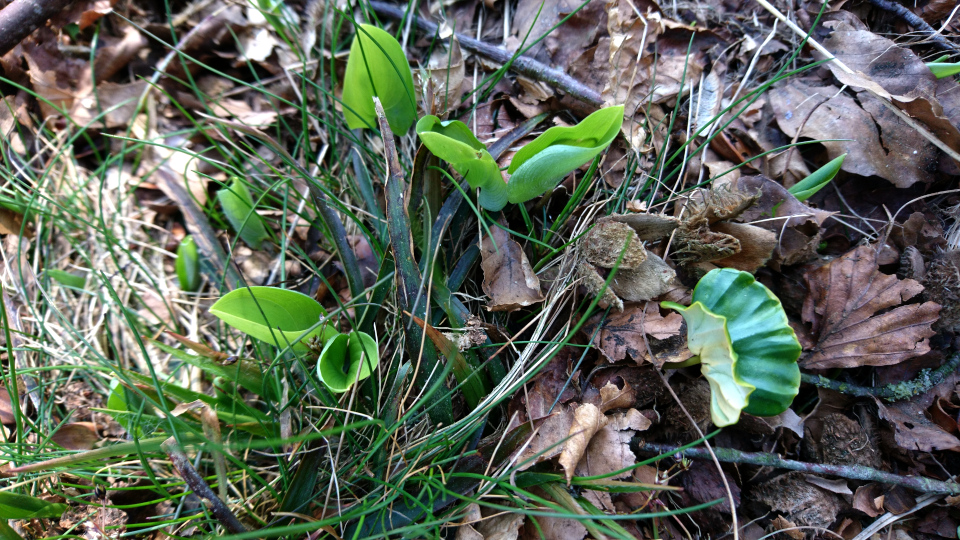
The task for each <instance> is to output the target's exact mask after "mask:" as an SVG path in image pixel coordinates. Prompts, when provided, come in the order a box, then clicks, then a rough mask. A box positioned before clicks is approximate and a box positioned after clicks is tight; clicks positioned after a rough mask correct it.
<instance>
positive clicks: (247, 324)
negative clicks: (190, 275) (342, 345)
mask: <svg viewBox="0 0 960 540" xmlns="http://www.w3.org/2000/svg"><path fill="white" fill-rule="evenodd" d="M210 313H212V314H213V315H215V316H217V317H218V318H219V319H220V320H222V321H223V322H225V323H227V324H229V325H230V326H232V327H234V328H236V329H237V330H240V331H241V332H243V333H245V334H247V335H249V336H251V337H254V338H256V339H259V340H260V341H265V342H267V343H269V344H270V345H276V346H278V347H280V348H284V347H286V346H287V345H289V344H291V343H294V342H296V343H295V344H294V345H293V349H294V350H295V351H300V352H303V351H307V350H308V349H309V347H308V346H307V345H308V343H307V342H308V341H309V340H310V339H311V338H314V337H317V338H319V339H321V340H322V341H325V340H326V339H327V337H329V336H332V335H334V334H336V330H334V329H332V328H329V327H328V326H327V325H326V324H324V325H321V326H318V327H316V328H313V329H312V330H311V328H312V327H313V326H314V325H316V324H317V323H318V322H320V319H321V317H325V316H326V314H327V312H326V311H325V310H324V309H323V306H321V305H320V303H319V302H317V301H316V300H314V299H313V298H310V297H309V296H307V295H305V294H301V293H298V292H296V291H290V290H287V289H278V288H276V287H245V288H243V289H237V290H235V291H230V292H229V293H227V294H225V295H224V296H223V297H222V298H220V300H217V302H216V303H215V304H213V305H212V306H210ZM308 331H309V333H307V332H308ZM301 338H302V339H301ZM298 340H299V341H298Z"/></svg>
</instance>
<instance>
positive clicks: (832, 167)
mask: <svg viewBox="0 0 960 540" xmlns="http://www.w3.org/2000/svg"><path fill="white" fill-rule="evenodd" d="M846 157H847V155H846V154H841V155H839V156H837V157H836V158H834V159H832V160H830V162H829V163H827V164H826V165H824V166H823V167H820V168H819V169H817V170H815V171H813V173H811V174H810V176H808V177H806V178H804V179H803V180H801V181H799V182H797V183H796V184H794V185H793V186H791V187H790V189H789V190H787V191H789V192H790V193H792V194H793V196H794V197H796V198H797V200H798V201H801V202H803V201H805V200H807V199H809V198H810V197H813V195H814V194H815V193H816V192H818V191H820V190H821V189H823V188H824V187H825V186H826V185H827V184H829V183H830V181H831V180H833V178H834V177H835V176H837V173H838V172H840V167H841V166H842V165H843V160H844V159H845V158H846Z"/></svg>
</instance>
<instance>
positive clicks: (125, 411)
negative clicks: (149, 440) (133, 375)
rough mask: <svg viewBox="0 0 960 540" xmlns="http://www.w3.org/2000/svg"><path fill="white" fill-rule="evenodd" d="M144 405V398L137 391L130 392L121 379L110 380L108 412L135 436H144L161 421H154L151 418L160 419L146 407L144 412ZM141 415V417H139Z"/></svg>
mask: <svg viewBox="0 0 960 540" xmlns="http://www.w3.org/2000/svg"><path fill="white" fill-rule="evenodd" d="M141 407H143V398H142V397H140V395H139V394H137V393H136V392H128V391H127V389H126V388H124V386H123V384H121V383H120V381H118V380H116V379H114V380H112V381H110V396H109V397H108V398H107V409H109V410H108V411H105V412H107V414H109V415H110V416H111V417H113V419H114V420H116V421H117V423H118V424H120V426H121V427H122V428H123V429H124V430H126V432H127V433H129V434H130V435H132V436H134V437H143V436H144V435H145V434H147V433H145V431H144V430H146V431H153V430H156V428H157V426H158V425H159V423H157V422H152V421H150V420H149V418H151V417H152V418H153V419H155V420H160V419H159V418H157V417H156V416H153V415H151V414H150V413H149V412H148V410H149V409H147V408H146V407H143V408H144V412H143V414H140V409H141ZM138 416H139V418H138Z"/></svg>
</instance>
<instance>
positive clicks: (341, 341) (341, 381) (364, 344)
mask: <svg viewBox="0 0 960 540" xmlns="http://www.w3.org/2000/svg"><path fill="white" fill-rule="evenodd" d="M379 358H380V355H379V353H378V352H377V342H376V341H374V340H373V338H372V337H370V336H369V335H367V334H365V333H363V332H350V333H349V334H337V336H336V337H334V338H332V339H330V340H328V341H327V343H326V345H324V346H323V351H321V352H320V360H319V361H318V362H317V377H319V379H320V381H321V382H323V384H325V385H326V387H327V388H329V389H330V391H331V392H335V393H338V394H339V393H343V392H346V391H347V390H349V389H350V387H351V386H353V384H354V383H356V382H359V381H362V380H364V379H366V378H367V377H369V376H370V374H371V373H373V369H374V368H376V365H377V364H376V362H377V361H378V360H379Z"/></svg>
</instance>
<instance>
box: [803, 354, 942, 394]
mask: <svg viewBox="0 0 960 540" xmlns="http://www.w3.org/2000/svg"><path fill="white" fill-rule="evenodd" d="M958 366H960V353H957V354H954V355H953V357H952V358H950V360H948V361H947V363H945V364H943V365H942V366H940V367H938V368H937V369H934V370H932V371H931V370H929V369H925V370H923V371H921V372H920V374H919V375H917V376H916V377H915V378H914V379H913V380H911V381H904V382H899V383H892V384H888V385H886V386H879V387H873V386H857V385H855V384H848V383H843V382H840V381H835V380H833V379H828V378H826V377H824V376H823V375H810V374H807V373H801V374H800V381H801V382H805V383H807V384H812V385H814V386H817V387H820V388H829V389H830V390H835V391H837V392H840V393H841V394H847V395H851V396H860V397H877V398H880V399H883V400H886V401H902V400H905V399H910V398H912V397H914V396H918V395H920V394H923V393H924V392H926V391H928V390H930V389H931V388H933V387H934V386H936V385H938V384H940V383H941V382H943V381H944V379H946V377H947V375H949V374H950V373H953V372H954V371H956V370H957V367H958Z"/></svg>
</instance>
